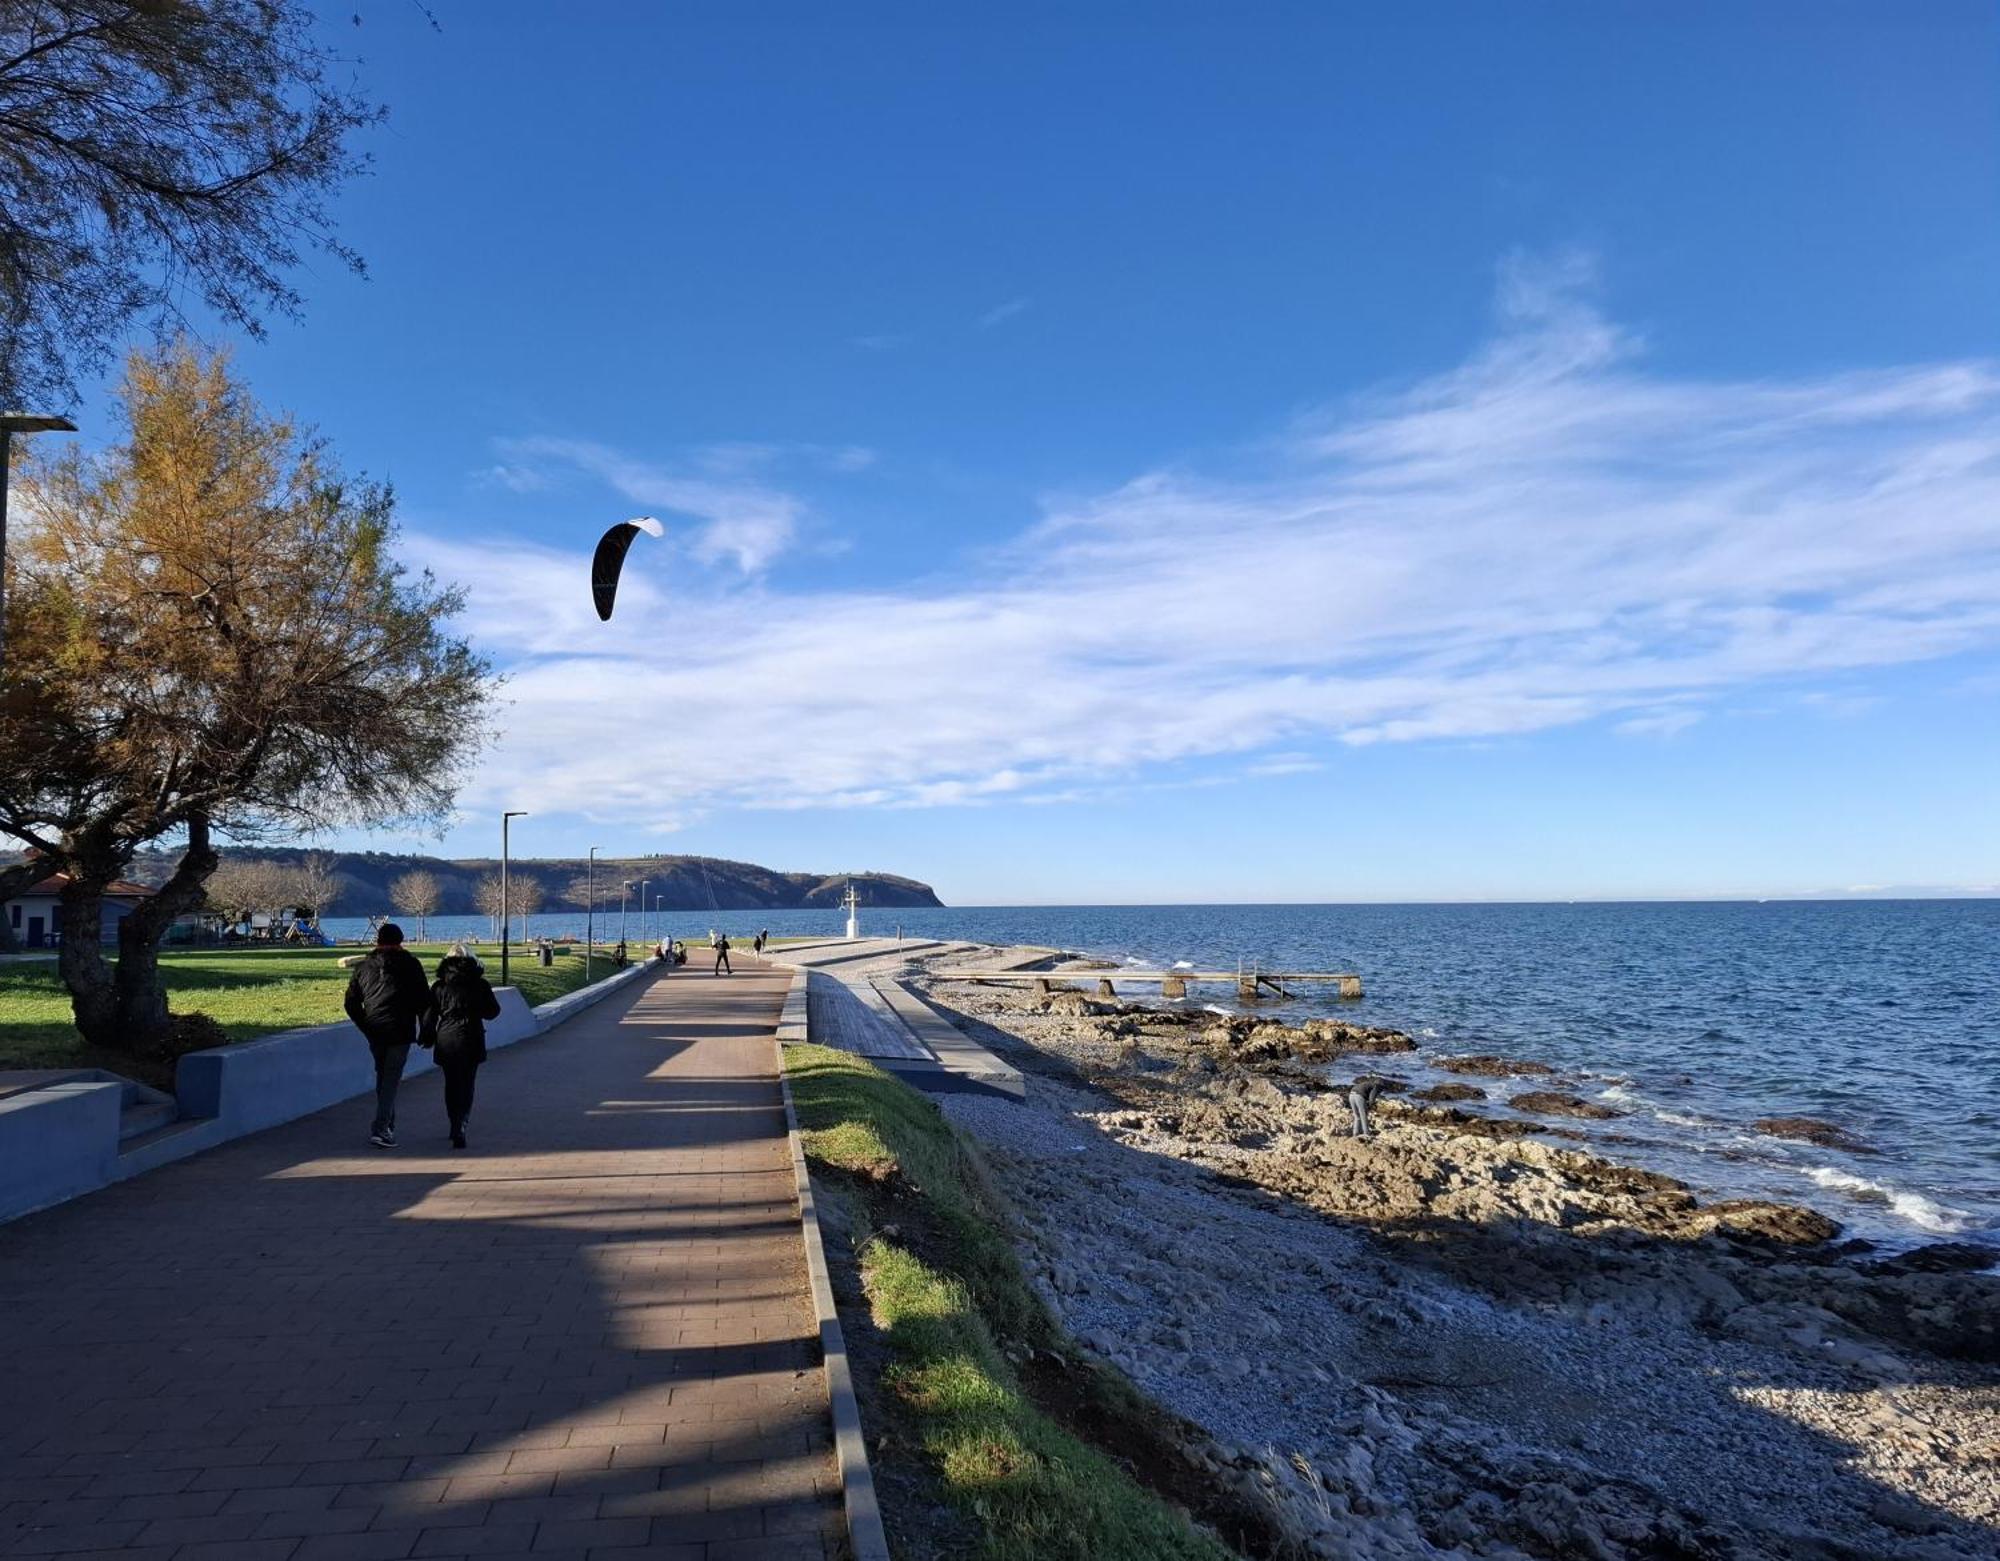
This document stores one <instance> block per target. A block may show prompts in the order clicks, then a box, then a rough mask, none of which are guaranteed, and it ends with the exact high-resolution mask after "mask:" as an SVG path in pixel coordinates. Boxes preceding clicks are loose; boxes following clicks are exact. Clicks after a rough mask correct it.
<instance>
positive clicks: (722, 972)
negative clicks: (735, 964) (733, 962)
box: [715, 934, 736, 976]
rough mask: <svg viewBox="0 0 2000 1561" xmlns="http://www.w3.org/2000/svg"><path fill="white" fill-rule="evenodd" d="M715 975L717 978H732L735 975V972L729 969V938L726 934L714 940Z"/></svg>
mask: <svg viewBox="0 0 2000 1561" xmlns="http://www.w3.org/2000/svg"><path fill="white" fill-rule="evenodd" d="M715 973H716V974H717V975H718V976H733V975H735V974H736V972H735V971H733V970H731V969H730V968H729V938H728V935H727V934H724V935H723V936H721V937H718V938H717V939H716V940H715Z"/></svg>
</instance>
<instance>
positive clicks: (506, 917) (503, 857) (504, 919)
mask: <svg viewBox="0 0 2000 1561" xmlns="http://www.w3.org/2000/svg"><path fill="white" fill-rule="evenodd" d="M527 816H528V813H527V810H526V809H525V808H516V809H515V810H514V811H513V812H511V813H502V814H501V815H500V984H501V985H502V986H505V985H506V984H507V946H508V944H509V943H510V942H512V940H513V936H514V923H513V919H512V915H511V907H510V906H509V905H508V903H507V826H508V825H509V824H510V823H512V822H513V821H514V820H515V819H517V818H526V817H527Z"/></svg>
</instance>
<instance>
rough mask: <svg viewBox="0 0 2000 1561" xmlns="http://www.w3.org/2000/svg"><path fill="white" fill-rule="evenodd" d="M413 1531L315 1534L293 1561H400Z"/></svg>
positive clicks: (413, 1540)
mask: <svg viewBox="0 0 2000 1561" xmlns="http://www.w3.org/2000/svg"><path fill="white" fill-rule="evenodd" d="M416 1542H417V1534H416V1531H413V1530H408V1529H391V1530H379V1529H370V1530H367V1531H365V1532H363V1533H359V1534H315V1535H314V1536H313V1537H312V1538H310V1539H308V1540H306V1541H304V1542H303V1543H301V1544H300V1546H299V1548H298V1549H297V1550H295V1551H293V1552H292V1556H293V1561H403V1557H405V1556H407V1555H408V1554H409V1553H410V1551H411V1548H412V1547H413V1546H415V1544H416Z"/></svg>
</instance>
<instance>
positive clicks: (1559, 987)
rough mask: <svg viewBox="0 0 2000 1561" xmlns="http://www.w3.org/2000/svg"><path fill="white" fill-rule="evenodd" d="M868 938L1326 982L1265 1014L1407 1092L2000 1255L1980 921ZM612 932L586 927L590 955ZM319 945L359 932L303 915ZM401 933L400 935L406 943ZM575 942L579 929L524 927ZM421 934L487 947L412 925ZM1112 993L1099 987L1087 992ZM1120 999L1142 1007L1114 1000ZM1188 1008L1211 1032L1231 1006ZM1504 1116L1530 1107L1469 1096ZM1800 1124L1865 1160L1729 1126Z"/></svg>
mask: <svg viewBox="0 0 2000 1561" xmlns="http://www.w3.org/2000/svg"><path fill="white" fill-rule="evenodd" d="M861 918H862V930H863V931H864V932H865V933H868V934H870V935H878V934H880V935H888V934H893V933H894V932H896V931H899V930H900V932H901V933H902V934H903V935H904V936H907V937H922V938H959V939H968V940H976V941H979V942H988V943H998V944H1012V943H1026V944H1045V945H1049V946H1052V947H1057V948H1063V949H1071V950H1075V951H1078V952H1081V953H1088V954H1092V955H1097V956H1101V957H1103V958H1105V959H1109V960H1112V961H1114V962H1120V963H1127V964H1130V965H1133V966H1134V967H1148V968H1156V969H1157V968H1160V967H1163V966H1166V965H1172V964H1174V963H1176V962H1179V961H1184V962H1187V963H1189V964H1191V965H1194V966H1197V967H1201V968H1206V969H1216V970H1234V969H1236V968H1237V967H1238V964H1239V962H1241V963H1242V964H1245V965H1248V964H1250V963H1252V962H1255V963H1259V964H1261V966H1262V967H1263V968H1264V969H1267V970H1270V969H1280V970H1283V969H1290V970H1352V971H1355V972H1357V973H1358V974H1359V975H1360V976H1361V977H1362V981H1363V987H1364V992H1365V995H1364V996H1363V997H1361V998H1360V999H1358V1000H1347V1001H1342V1000H1341V999H1339V998H1337V997H1334V996H1333V995H1331V993H1330V992H1325V991H1320V990H1315V989H1311V988H1307V989H1302V991H1301V993H1300V995H1299V996H1297V997H1296V998H1295V999H1293V1000H1291V1001H1289V1002H1278V1003H1270V1004H1264V1005H1261V1009H1262V1011H1266V1012H1269V1013H1271V1014H1272V1015H1274V1016H1277V1017H1284V1018H1291V1019H1298V1018H1305V1017H1309V1016H1312V1015H1316V1014H1323V1013H1325V1014H1339V1015H1340V1016H1341V1017H1344V1018H1349V1019H1352V1020H1355V1021H1357V1022H1361V1023H1367V1024H1380V1025H1392V1026H1394V1027H1396V1028H1398V1029H1402V1030H1406V1031H1408V1032H1409V1033H1410V1034H1411V1035H1413V1036H1415V1037H1416V1038H1417V1039H1418V1041H1419V1043H1420V1049H1419V1051H1418V1052H1417V1053H1415V1054H1413V1055H1412V1056H1410V1057H1407V1058H1405V1057H1385V1058H1371V1059H1369V1062H1370V1065H1371V1066H1373V1067H1375V1068H1376V1071H1379V1072H1383V1073H1398V1074H1401V1075H1403V1076H1405V1077H1408V1078H1409V1079H1410V1080H1411V1082H1412V1083H1413V1084H1422V1083H1427V1082H1435V1081H1436V1080H1438V1079H1442V1078H1444V1077H1446V1075H1444V1074H1441V1073H1433V1072H1432V1071H1431V1070H1430V1068H1429V1067H1428V1064H1427V1062H1426V1061H1425V1060H1424V1059H1425V1058H1426V1057H1427V1056H1449V1055H1453V1054H1458V1053H1466V1052H1497V1053H1500V1054H1502V1055H1505V1056H1509V1057H1517V1058H1526V1059H1531V1060H1535V1061H1540V1062H1545V1063H1548V1064H1550V1065H1551V1066H1552V1067H1555V1068H1557V1069H1558V1070H1560V1072H1561V1073H1562V1074H1563V1076H1564V1081H1565V1082H1564V1083H1562V1084H1561V1085H1559V1086H1557V1087H1562V1088H1567V1089H1570V1090H1572V1091H1574V1092H1575V1093H1577V1094H1580V1095H1582V1096H1584V1097H1585V1098H1588V1099H1593V1100H1596V1101H1599V1102H1601V1103H1602V1104H1604V1105H1606V1106H1609V1107H1611V1108H1613V1109H1615V1110H1617V1111H1619V1112H1621V1113H1622V1115H1621V1116H1619V1117H1618V1118H1616V1119H1614V1120H1611V1121H1608V1122H1602V1123H1588V1122H1575V1123H1572V1122H1568V1121H1565V1122H1563V1123H1562V1124H1561V1125H1562V1126H1564V1127H1569V1128H1575V1129H1577V1130H1580V1131H1582V1132H1584V1133H1585V1134H1586V1135H1587V1136H1589V1137H1591V1138H1593V1139H1596V1140H1601V1141H1603V1145H1604V1151H1605V1152H1606V1153H1607V1154H1610V1155H1612V1156H1613V1157H1615V1158H1618V1159H1621V1160H1623V1161H1625V1162H1627V1163H1632V1164H1639V1165H1643V1166H1646V1167H1648V1168H1651V1169H1656V1170H1661V1171H1665V1172H1667V1173H1668V1174H1670V1175H1674V1176H1678V1177H1680V1178H1681V1179H1682V1180H1684V1181H1686V1182H1688V1183H1690V1184H1691V1185H1692V1186H1693V1187H1694V1188H1695V1190H1696V1191H1697V1192H1699V1193H1702V1194H1704V1195H1707V1196H1711V1197H1745V1196H1749V1197H1764V1198H1775V1199H1780V1200H1783V1201H1789V1202H1795V1203H1803V1204H1806V1205H1808V1206H1810V1207H1814V1208H1818V1209H1820V1210H1822V1211H1823V1212H1825V1213H1827V1214H1830V1215H1832V1216H1833V1217H1834V1218H1836V1219H1839V1220H1840V1221H1841V1222H1842V1223H1843V1224H1844V1225H1845V1226H1846V1227H1847V1229H1848V1232H1849V1234H1851V1235H1854V1236H1859V1237H1863V1238H1865V1239H1868V1240H1871V1241H1874V1242H1877V1243H1879V1244H1881V1245H1883V1246H1884V1247H1887V1248H1901V1247H1907V1246H1911V1245H1916V1244H1920V1243H1926V1242H1934V1241H1945V1240H1984V1241H1989V1242H2000V899H1986V900H1894V901H1886V900H1866V901H1862V900H1842V901H1768V902H1741V901H1730V902H1704V903H1685V902H1674V903H1661V902H1647V903H1631V904H1614V903H1601V902H1592V903H1586V904H1573V905H1571V904H1506V905H1145V906H1141V905H1104V906H1089V905H1070V906H967V907H953V908H947V909H929V910H922V909H905V910H891V909H877V910H870V909H865V908H864V909H863V911H862V912H861ZM842 922H843V915H842V913H841V912H840V911H838V910H807V911H716V912H708V911H703V912H666V913H655V914H652V915H650V916H647V917H644V918H641V917H640V915H639V914H638V913H637V912H633V913H631V914H630V915H629V916H628V917H627V918H626V919H625V922H624V925H625V927H626V928H627V929H628V930H629V934H630V936H631V938H632V939H633V941H635V942H637V941H640V940H642V939H643V940H646V941H651V940H652V939H654V938H656V937H658V936H659V935H660V933H662V932H671V933H672V934H673V935H674V936H676V937H679V938H683V939H686V940H688V941H689V942H690V943H696V942H705V941H706V940H707V936H708V932H709V929H710V928H711V927H719V928H722V929H723V930H726V931H728V932H729V933H730V934H731V936H732V938H736V939H742V938H747V937H748V936H749V935H751V934H753V933H755V932H756V931H758V930H759V929H766V930H768V931H770V932H771V933H772V935H773V936H780V937H782V936H799V935H826V936H832V935H837V934H838V933H839V932H840V930H841V928H842ZM619 924H620V919H619V916H618V914H617V912H615V911H613V912H612V913H610V914H609V916H606V915H603V914H600V915H599V917H598V919H597V930H598V935H599V936H600V937H604V936H607V935H609V936H614V937H615V936H616V935H617V932H618V927H619ZM327 930H328V931H329V932H331V933H333V934H334V935H336V936H346V937H361V936H364V935H365V933H366V923H365V922H364V921H361V920H359V919H342V918H332V917H330V918H328V922H327ZM412 930H414V929H412ZM533 930H534V931H535V932H536V933H537V934H546V935H549V936H561V935H563V934H565V933H575V934H577V935H581V934H582V932H583V918H582V917H581V916H580V915H577V916H571V915H560V916H557V915H551V916H537V917H535V918H534V923H533ZM426 931H427V932H428V934H429V935H430V936H431V937H433V938H437V937H474V936H483V935H488V934H490V925H489V923H488V922H487V920H486V918H484V917H471V916H465V917H432V918H430V921H429V924H428V926H427V929H426ZM1107 974H1113V975H1115V972H1107ZM1132 995H1133V996H1135V997H1141V998H1143V994H1141V993H1138V992H1135V993H1133V994H1132ZM1186 1001H1188V1002H1190V1003H1196V1004H1202V1005H1208V1006H1213V1007H1215V1008H1218V1009H1224V1010H1232V1011H1233V1010H1234V1009H1235V1008H1236V1007H1237V1003H1236V997H1235V990H1234V987H1233V985H1232V986H1227V987H1212V988H1199V987H1198V988H1193V989H1191V990H1190V995H1189V997H1188V998H1187V1000H1186ZM1470 1082H1473V1083H1477V1084H1480V1085H1483V1086H1485V1087H1487V1088H1488V1089H1489V1092H1490V1093H1491V1094H1492V1095H1493V1096H1494V1097H1495V1103H1494V1104H1493V1105H1492V1106H1491V1107H1490V1108H1488V1109H1493V1110H1497V1111H1501V1112H1505V1111H1506V1110H1507V1109H1508V1108H1507V1107H1506V1106H1505V1105H1504V1097H1505V1095H1507V1094H1509V1093H1512V1092H1514V1091H1515V1090H1516V1089H1527V1088H1537V1087H1545V1086H1544V1085H1543V1084H1536V1083H1527V1082H1523V1083H1520V1084H1518V1085H1513V1084H1510V1083H1509V1081H1506V1080H1490V1079H1474V1080H1471V1081H1470ZM1776 1116H1804V1117H1815V1118H1819V1119H1822V1120H1824V1121H1827V1122H1830V1123H1833V1124H1835V1125H1837V1126H1838V1127H1840V1128H1841V1129H1843V1130H1844V1131H1845V1132H1847V1133H1848V1134H1850V1135H1851V1136H1852V1137H1853V1139H1855V1140H1856V1141H1857V1142H1858V1143H1860V1144H1862V1145H1865V1146H1866V1148H1867V1150H1868V1151H1869V1152H1865V1153H1864V1152H1858V1151H1849V1150H1842V1149H1832V1148H1826V1147H1822V1146H1820V1145H1816V1144H1810V1143H1801V1142H1794V1141H1789V1140H1783V1139H1777V1138H1771V1137H1768V1136H1766V1135H1764V1134H1761V1133H1758V1132H1755V1131H1753V1130H1752V1128H1751V1125H1750V1124H1751V1123H1752V1122H1754V1121H1756V1120H1757V1119H1759V1118H1764V1117H1776Z"/></svg>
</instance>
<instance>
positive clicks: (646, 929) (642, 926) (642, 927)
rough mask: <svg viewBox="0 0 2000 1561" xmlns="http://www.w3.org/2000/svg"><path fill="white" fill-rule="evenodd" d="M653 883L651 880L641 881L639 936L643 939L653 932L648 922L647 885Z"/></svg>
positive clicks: (643, 879) (642, 879) (644, 879)
mask: <svg viewBox="0 0 2000 1561" xmlns="http://www.w3.org/2000/svg"><path fill="white" fill-rule="evenodd" d="M652 881H653V880H652V879H650V878H641V879H640V880H639V936H640V937H642V938H643V937H646V936H648V935H649V934H650V932H651V930H652V929H651V927H650V926H649V925H648V924H647V921H646V885H647V884H649V883H651V882H652Z"/></svg>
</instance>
